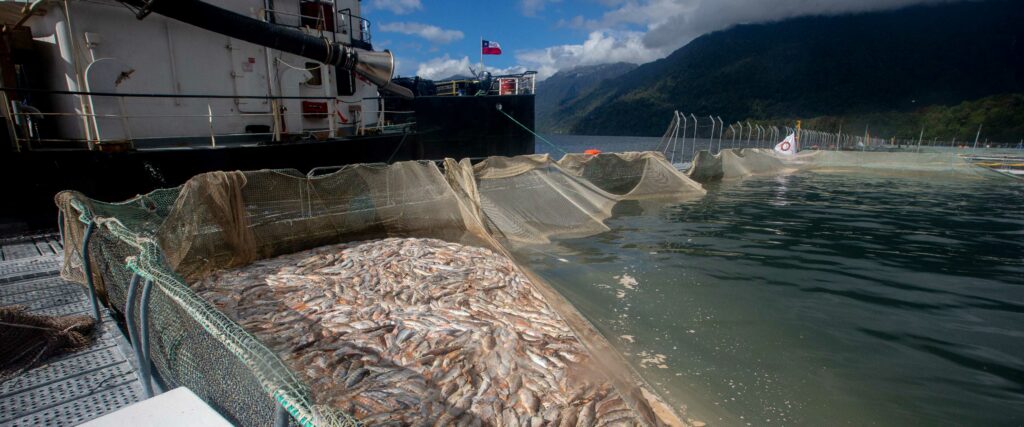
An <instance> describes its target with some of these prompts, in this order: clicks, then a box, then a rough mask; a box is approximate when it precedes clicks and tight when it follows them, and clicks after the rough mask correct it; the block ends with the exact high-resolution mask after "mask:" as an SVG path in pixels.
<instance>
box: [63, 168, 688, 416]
mask: <svg viewBox="0 0 1024 427" xmlns="http://www.w3.org/2000/svg"><path fill="white" fill-rule="evenodd" d="M703 194H704V190H703V189H702V188H701V187H700V185H699V184H697V183H695V182H693V181H692V180H691V179H690V178H688V177H686V176H685V175H683V174H681V173H679V172H678V171H677V170H676V169H675V168H673V167H672V166H671V165H670V164H669V163H668V162H667V161H666V160H665V159H664V157H663V156H662V155H661V154H659V153H624V154H602V155H598V156H586V157H584V156H575V155H570V156H566V157H564V158H563V159H561V160H560V161H557V162H556V161H553V160H552V159H550V158H549V157H547V156H521V157H515V158H498V157H496V158H490V159H487V160H485V161H483V162H481V163H479V164H476V165H473V164H471V163H470V162H469V161H468V160H463V161H461V162H456V161H455V160H452V159H447V160H445V162H444V170H443V171H442V169H441V168H440V167H438V165H437V164H435V163H433V162H401V163H396V164H392V165H383V164H362V165H351V166H345V167H341V168H337V170H336V171H334V172H332V173H328V174H325V175H318V174H314V173H312V172H311V173H310V174H308V175H304V174H301V173H299V172H298V171H294V170H261V171H251V172H212V173H206V174H202V175H198V176H196V177H194V178H192V179H191V180H189V181H188V182H187V183H185V184H183V185H182V186H180V187H177V188H173V189H165V190H157V191H154V192H152V193H149V194H146V195H142V196H138V197H135V198H133V199H130V200H128V201H125V202H121V203H104V202H100V201H96V200H92V199H89V198H88V197H85V196H84V195H82V194H79V193H76V192H63V193H60V194H59V195H58V196H57V199H56V202H57V205H58V207H59V208H60V210H61V212H62V216H63V221H62V230H63V233H64V238H65V242H66V245H65V250H66V253H65V264H64V266H63V268H62V275H63V277H65V278H67V279H69V280H73V281H77V282H79V283H84V282H85V273H84V270H83V262H82V261H83V260H82V257H81V253H80V252H79V250H80V248H81V247H82V243H83V241H84V239H85V234H86V226H87V224H89V223H94V224H95V228H94V232H93V234H92V236H91V237H90V243H89V251H88V255H87V256H88V257H89V260H90V266H91V267H92V273H93V274H92V276H93V280H94V283H95V284H96V286H97V292H98V293H99V295H100V297H101V299H102V300H103V301H104V302H105V303H106V304H108V305H109V306H110V307H111V309H113V310H115V311H118V312H120V314H122V315H123V313H124V312H127V310H126V304H128V303H129V301H128V298H127V294H128V291H127V287H128V283H129V281H130V279H131V277H132V275H134V274H138V275H139V276H140V277H141V278H142V279H144V280H151V281H152V283H153V291H152V294H151V296H150V299H149V301H148V302H147V305H148V307H149V310H150V313H151V317H150V331H151V332H150V333H151V341H150V342H151V355H152V359H153V363H154V365H155V367H156V369H157V372H159V373H160V375H161V378H162V379H163V380H164V381H165V382H166V383H168V384H167V385H168V386H171V387H175V386H186V387H189V388H191V389H192V390H193V391H195V392H196V394H197V395H199V396H200V397H202V398H203V399H204V400H205V401H207V402H208V403H210V404H211V405H212V406H213V407H215V408H216V409H218V410H219V411H220V412H221V413H222V414H224V415H225V416H226V417H227V418H228V419H229V420H231V421H233V422H235V423H237V424H242V425H267V424H269V423H270V421H271V420H272V418H273V412H274V407H275V405H277V404H280V405H282V406H284V407H285V408H286V409H287V410H288V412H289V413H290V414H291V415H292V418H293V421H292V422H293V423H294V424H299V425H355V424H356V423H357V420H355V419H353V418H352V417H351V416H349V415H348V414H346V413H344V412H342V411H340V410H338V409H336V408H333V407H329V406H326V405H323V404H320V403H319V402H315V401H313V399H312V398H311V397H310V396H311V393H310V388H309V387H308V385H306V384H304V383H303V382H302V381H300V380H299V379H297V377H296V376H295V375H294V373H293V372H292V371H290V370H289V368H288V367H287V366H286V365H285V364H284V363H283V362H282V359H281V358H280V357H279V355H277V354H275V353H274V352H273V351H271V350H269V349H268V348H267V347H266V346H265V345H264V344H263V343H261V342H260V341H259V340H257V339H256V338H255V337H253V336H252V335H250V334H249V333H247V332H246V331H245V330H244V329H242V327H240V326H239V325H238V324H236V323H235V322H233V321H232V320H231V319H229V318H228V317H227V316H226V315H225V314H224V313H221V312H220V311H218V310H217V309H216V308H214V307H213V306H212V305H210V304H209V303H208V302H207V301H205V300H203V299H202V298H200V297H199V296H198V295H197V294H196V293H195V292H194V291H193V290H192V289H191V288H190V286H189V283H194V282H195V281H196V280H198V279H200V278H202V277H204V276H206V275H208V274H210V273H211V272H213V271H217V270H222V269H226V268H232V267H238V266H244V265H247V264H250V263H252V262H253V261H256V260H260V259H266V258H270V257H275V256H279V255H283V254H288V253H293V252H297V251H300V250H305V249H311V248H314V247H319V246H323V245H328V244H334V243H340V242H346V241H355V240H366V239H378V238H385V237H421V238H437V239H441V240H446V241H451V242H458V243H463V244H470V245H474V246H480V247H486V248H489V249H492V250H494V251H496V252H498V253H501V254H505V255H509V252H508V251H507V250H506V249H505V247H504V246H503V245H505V244H508V242H537V241H547V240H548V239H551V238H556V237H571V236H581V235H587V234H593V233H599V232H602V231H605V230H607V227H605V225H604V224H603V220H604V219H606V218H607V217H608V216H610V214H611V209H612V207H613V206H614V205H615V203H617V202H619V201H622V200H627V199H649V198H671V199H680V198H691V197H699V196H701V195H703ZM519 268H520V269H521V270H522V271H523V273H524V274H526V275H527V277H529V278H530V279H531V280H532V281H533V282H534V284H535V286H536V287H537V288H538V290H539V291H540V293H541V294H542V295H543V296H544V297H545V298H546V300H547V302H548V304H549V305H551V307H552V308H554V309H555V311H556V312H558V314H559V315H560V316H561V317H562V318H563V319H564V320H565V321H566V323H567V324H568V325H569V326H570V327H571V328H572V329H573V331H574V332H575V333H576V335H577V336H578V337H579V338H580V341H581V342H582V343H583V344H584V345H585V346H586V347H587V348H588V349H589V351H590V353H591V354H592V355H593V356H594V359H595V360H597V361H598V363H602V364H605V365H606V366H607V367H608V369H607V371H608V372H615V373H616V374H615V377H614V378H611V380H612V383H613V384H615V386H616V389H617V390H618V391H619V393H620V394H621V395H622V396H623V399H624V400H626V401H627V402H628V403H629V405H630V406H631V407H632V408H633V409H635V410H636V412H637V413H639V414H642V415H643V416H644V417H645V420H646V421H647V422H649V423H650V424H652V425H658V424H670V425H676V424H682V423H681V421H680V419H679V418H678V416H677V415H676V414H675V413H674V411H673V410H671V409H669V408H668V406H667V405H665V404H664V403H663V402H662V401H661V400H660V398H658V397H657V396H656V395H654V394H653V393H651V392H650V390H651V388H650V387H649V386H647V385H646V383H644V382H643V380H642V379H641V378H640V377H639V376H638V375H636V373H635V372H634V371H632V370H631V369H629V368H628V367H627V364H626V363H625V361H624V360H622V359H621V356H620V355H618V354H617V353H616V352H615V351H613V350H612V347H611V345H610V344H609V343H608V342H607V341H606V340H605V339H604V338H603V336H601V334H600V333H598V332H597V330H596V329H595V328H594V327H593V326H592V325H591V324H590V323H589V322H588V321H587V320H586V319H585V318H584V317H583V316H582V315H581V314H580V313H579V312H577V311H576V310H575V308H574V307H573V306H572V305H571V304H570V303H569V302H568V301H566V300H565V299H564V298H563V297H562V296H561V295H560V294H558V292H556V291H555V290H554V289H553V288H551V287H550V285H548V284H546V283H545V282H544V281H543V280H542V279H540V278H539V277H537V276H536V275H534V274H533V273H532V272H530V271H528V270H527V269H523V268H522V267H519ZM130 303H131V304H136V307H139V304H141V302H140V301H139V299H138V298H136V299H135V300H134V301H131V302H130ZM139 312H140V310H138V309H136V310H135V313H139ZM130 320H132V321H133V322H136V323H137V322H138V321H139V319H138V318H137V317H136V318H134V319H130Z"/></svg>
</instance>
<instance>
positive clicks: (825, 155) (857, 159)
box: [687, 148, 1002, 182]
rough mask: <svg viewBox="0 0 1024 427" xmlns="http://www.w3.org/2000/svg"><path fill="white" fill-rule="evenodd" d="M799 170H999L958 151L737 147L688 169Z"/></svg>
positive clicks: (738, 174)
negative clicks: (787, 152) (783, 151)
mask: <svg viewBox="0 0 1024 427" xmlns="http://www.w3.org/2000/svg"><path fill="white" fill-rule="evenodd" d="M796 171H813V172H842V173H870V174H875V175H892V176H928V175H934V174H942V175H947V176H956V177H958V178H992V177H999V176H1002V175H1001V174H999V173H998V172H995V171H992V170H991V169H988V168H984V167H981V166H978V165H975V164H973V163H971V162H970V161H969V160H968V159H965V158H964V157H962V156H960V155H958V154H957V153H955V152H946V153H907V152H871V151H818V150H813V151H802V152H799V153H797V154H795V155H780V154H776V153H775V152H774V151H772V150H767V149H759V148H737V149H727V150H722V151H721V152H720V153H718V154H711V153H709V152H707V151H701V152H699V153H697V154H696V155H695V156H694V158H693V163H692V165H691V167H690V169H689V171H688V172H687V175H688V176H689V177H690V178H693V179H694V180H696V181H699V182H706V181H712V180H718V179H732V178H742V177H746V176H752V175H766V174H778V173H791V172H796Z"/></svg>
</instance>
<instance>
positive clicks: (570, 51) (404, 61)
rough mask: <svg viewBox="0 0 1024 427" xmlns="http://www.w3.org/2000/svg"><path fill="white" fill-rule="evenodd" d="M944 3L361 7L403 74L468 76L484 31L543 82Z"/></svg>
mask: <svg viewBox="0 0 1024 427" xmlns="http://www.w3.org/2000/svg"><path fill="white" fill-rule="evenodd" d="M943 1H955V0H490V1H469V0H436V1H432V0H364V1H362V14H363V16H364V17H366V18H367V19H369V20H370V21H371V22H372V27H371V29H372V34H373V45H374V48H375V49H377V50H382V49H390V50H391V51H392V52H394V53H395V56H396V58H397V60H398V73H399V74H401V75H403V76H409V75H416V74H418V75H420V76H423V77H427V78H433V79H438V78H445V77H449V76H452V75H454V74H468V73H469V70H468V67H469V66H470V65H472V66H474V67H476V64H477V62H478V61H479V58H480V38H481V37H483V38H485V39H487V40H493V41H497V42H499V43H500V44H501V47H502V50H503V53H502V55H500V56H492V55H488V56H485V57H484V62H485V64H486V65H487V69H488V70H489V71H492V72H493V71H499V72H501V71H522V70H526V69H530V70H536V71H538V72H539V73H540V78H542V79H543V78H546V77H548V76H550V75H551V74H553V73H555V72H557V71H559V70H566V69H571V68H573V67H575V66H579V65H594V64H602V63H610V62H618V61H625V62H632V63H645V62H649V61H653V60H655V59H659V58H663V57H664V56H666V55H668V54H669V53H671V52H672V51H674V50H676V49H678V48H679V47H682V46H683V45H685V44H686V43H689V42H690V41H691V40H693V39H694V38H696V37H698V36H700V35H702V34H705V33H708V32H712V31H716V30H722V29H726V28H729V27H731V26H734V25H736V24H741V23H752V22H769V21H778V20H782V19H786V18H791V17H796V16H803V15H835V14H843V13H853V12H863V11H872V10H882V9H895V8H899V7H904V6H908V5H912V4H918V3H937V2H943Z"/></svg>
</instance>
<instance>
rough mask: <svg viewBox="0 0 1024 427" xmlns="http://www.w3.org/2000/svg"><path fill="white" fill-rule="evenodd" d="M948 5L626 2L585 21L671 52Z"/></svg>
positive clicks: (860, 0)
mask: <svg viewBox="0 0 1024 427" xmlns="http://www.w3.org/2000/svg"><path fill="white" fill-rule="evenodd" d="M947 1H951V0H626V1H624V2H622V3H621V4H619V5H617V6H615V7H614V8H613V9H612V10H609V11H608V12H605V13H604V14H603V16H602V17H601V18H600V19H597V20H591V21H588V22H586V26H587V27H589V28H594V27H598V28H632V29H636V28H637V27H641V28H643V29H644V30H645V31H646V34H645V36H644V38H643V42H644V45H645V46H647V47H648V48H669V50H670V51H671V50H675V49H677V48H679V47H681V46H683V45H685V44H686V43H689V42H690V41H692V40H693V39H695V38H697V37H699V36H701V35H703V34H706V33H709V32H713V31H717V30H722V29H726V28H729V27H732V26H734V25H737V24H744V23H758V22H773V21H780V20H783V19H788V18H794V17H798V16H807V15H840V14H845V13H855V12H868V11H878V10H890V9H898V8H901V7H905V6H910V5H915V4H922V3H940V2H947Z"/></svg>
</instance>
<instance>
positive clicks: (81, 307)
mask: <svg viewBox="0 0 1024 427" xmlns="http://www.w3.org/2000/svg"><path fill="white" fill-rule="evenodd" d="M62 256H63V247H62V246H61V242H60V239H59V237H57V236H56V235H52V234H51V235H35V236H22V237H16V238H7V239H0V306H9V305H23V306H26V307H27V308H28V309H29V311H30V312H32V313H34V314H43V315H52V316H64V315H69V314H91V312H92V310H91V307H90V303H89V299H88V296H87V293H86V290H85V288H84V287H82V286H80V285H77V284H74V283H71V282H67V281H64V280H62V279H61V278H60V275H59V273H60V265H61V261H62ZM102 312H103V322H102V324H101V325H100V327H99V328H98V330H97V335H96V340H95V341H94V342H93V344H92V346H91V347H89V348H88V349H85V350H82V351H79V352H76V353H71V354H65V355H62V356H58V357H55V358H53V359H50V360H48V361H46V362H44V363H43V364H42V365H40V366H37V367H35V368H34V369H31V370H28V371H26V372H23V373H22V374H21V375H19V376H17V377H15V378H13V379H11V380H10V381H7V382H5V383H2V384H0V426H72V425H78V424H81V423H83V422H86V421H89V420H91V419H94V418H97V417H99V416H101V415H104V414H107V413H109V412H113V411H115V410H117V409H120V408H122V407H124V406H127V405H130V404H132V403H135V402H138V401H140V400H143V393H142V385H141V383H140V382H139V378H138V375H137V370H136V368H135V366H134V359H133V358H132V357H129V356H130V355H131V354H132V353H131V350H130V346H129V345H128V342H127V340H126V339H125V338H124V335H123V334H122V333H121V330H120V329H118V327H117V324H116V323H115V321H114V320H113V319H112V318H111V317H110V315H109V314H108V313H107V312H106V310H102Z"/></svg>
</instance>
